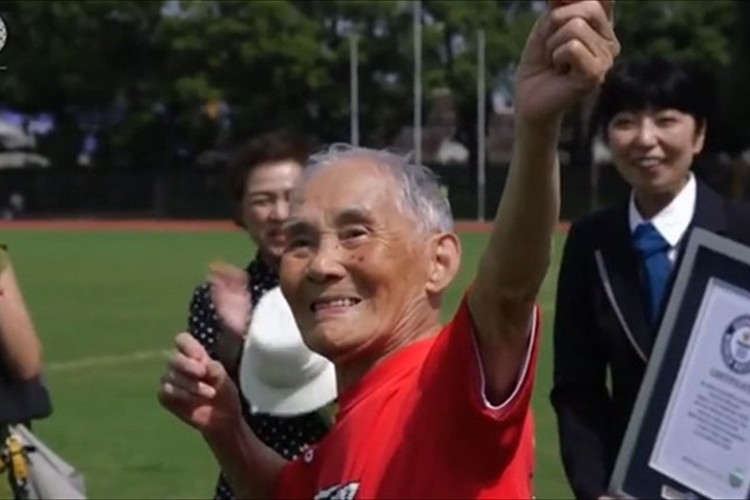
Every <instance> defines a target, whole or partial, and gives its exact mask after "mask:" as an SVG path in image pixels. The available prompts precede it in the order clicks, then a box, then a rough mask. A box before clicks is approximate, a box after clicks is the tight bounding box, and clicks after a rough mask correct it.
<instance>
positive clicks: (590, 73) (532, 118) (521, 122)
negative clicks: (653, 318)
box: [468, 0, 620, 403]
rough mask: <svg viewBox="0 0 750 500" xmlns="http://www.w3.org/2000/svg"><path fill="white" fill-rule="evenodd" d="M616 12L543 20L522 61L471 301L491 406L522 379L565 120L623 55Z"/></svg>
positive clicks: (592, 4) (596, 5)
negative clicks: (508, 155) (507, 148)
mask: <svg viewBox="0 0 750 500" xmlns="http://www.w3.org/2000/svg"><path fill="white" fill-rule="evenodd" d="M611 7H613V5H612V2H611V1H603V2H599V1H596V0H584V1H580V2H576V3H572V4H569V5H564V6H562V7H558V8H555V9H553V10H551V11H550V12H547V13H545V14H544V15H543V16H542V17H541V18H540V19H539V20H538V21H537V23H536V24H535V26H534V28H533V30H532V32H531V34H530V35H529V38H528V40H527V43H526V47H525V48H524V52H523V55H522V57H521V63H520V65H519V68H518V71H517V74H516V100H515V138H514V144H513V158H512V161H511V165H510V169H509V171H508V177H507V180H506V184H505V189H504V191H503V195H502V199H501V201H500V205H499V207H498V210H497V214H496V216H495V220H494V223H493V228H492V233H491V236H490V239H489V243H488V245H487V248H486V249H485V252H484V254H483V255H482V258H481V261H480V265H479V270H478V274H477V277H476V280H475V282H474V286H473V287H472V289H471V290H470V292H469V297H468V301H469V308H470V310H471V313H472V317H473V320H474V323H475V325H476V330H477V331H476V334H477V341H478V345H479V350H480V354H481V358H482V365H483V370H484V373H485V376H486V380H487V387H486V391H487V394H486V395H487V397H488V398H489V399H490V401H491V402H493V403H499V402H501V401H503V400H505V399H506V398H507V396H508V395H509V393H510V391H511V390H512V387H513V385H514V382H515V381H516V380H517V377H518V373H519V369H520V366H521V364H522V362H523V360H524V358H525V355H526V351H527V346H528V340H529V333H530V326H531V321H532V315H533V311H534V303H535V301H536V298H537V294H538V292H539V289H540V288H541V285H542V282H543V280H544V277H545V275H546V273H547V269H548V266H549V262H550V253H551V248H552V237H553V234H554V230H555V227H556V225H557V222H558V217H559V211H560V209H559V207H560V174H559V162H558V158H557V148H558V140H559V135H560V128H561V124H562V119H563V115H564V114H565V112H566V111H567V110H568V109H569V108H570V107H571V106H573V105H575V104H576V103H577V102H578V101H579V100H580V99H582V98H583V97H584V96H585V95H586V94H588V93H589V92H591V91H593V90H594V89H595V88H596V87H597V86H598V85H599V84H600V83H601V82H602V80H603V79H604V77H605V75H606V73H607V71H608V70H609V68H610V67H611V66H612V63H613V61H614V58H615V57H616V56H617V54H618V53H619V50H620V49H619V43H618V42H617V39H616V37H615V34H614V31H613V29H612V23H611ZM605 8H608V10H609V12H606V11H605Z"/></svg>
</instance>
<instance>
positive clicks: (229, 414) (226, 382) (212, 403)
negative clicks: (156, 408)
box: [158, 333, 242, 434]
mask: <svg viewBox="0 0 750 500" xmlns="http://www.w3.org/2000/svg"><path fill="white" fill-rule="evenodd" d="M175 347H176V348H177V350H176V352H175V353H174V354H173V355H172V357H171V358H170V359H169V362H168V363H167V371H166V373H165V374H164V376H163V377H162V378H161V384H160V387H159V393H158V399H159V402H160V403H161V405H162V406H164V407H165V408H166V409H167V410H169V411H170V412H171V413H173V414H174V415H176V416H177V417H178V418H179V419H180V420H182V421H183V422H186V423H187V424H189V425H191V426H192V427H194V428H196V429H198V430H199V431H201V432H202V433H204V434H210V433H212V432H215V431H220V430H221V429H226V428H227V426H232V425H237V424H238V422H240V421H241V420H242V414H241V407H240V400H239V393H238V391H237V388H236V387H235V385H234V383H233V382H232V381H231V380H230V379H229V377H228V375H227V373H226V371H225V369H224V367H223V366H222V365H221V363H219V362H218V361H214V360H212V359H211V358H210V357H209V356H208V353H206V350H205V349H204V348H203V346H202V345H201V344H200V342H198V341H197V340H196V339H195V338H194V337H193V336H192V335H190V334H189V333H180V334H179V335H177V337H176V339H175Z"/></svg>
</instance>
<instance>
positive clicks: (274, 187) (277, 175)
mask: <svg viewBox="0 0 750 500" xmlns="http://www.w3.org/2000/svg"><path fill="white" fill-rule="evenodd" d="M310 152H311V150H310V145H309V144H308V143H307V141H305V140H304V139H302V138H299V137H296V136H292V135H288V134H282V133H271V134H266V135H263V136H260V137H257V138H255V139H252V140H250V141H249V142H248V143H247V144H245V146H244V147H243V148H241V150H240V151H239V152H238V154H237V155H236V156H235V158H234V159H233V160H232V162H231V164H230V166H229V183H230V189H231V195H232V202H233V204H234V207H235V222H236V224H237V225H238V226H240V227H242V228H243V229H244V230H245V231H246V232H247V233H248V235H249V236H250V238H251V240H252V241H253V242H254V243H255V245H256V246H257V248H258V251H257V253H256V255H255V257H254V258H253V260H252V261H250V263H249V264H248V266H247V267H246V271H247V274H248V277H249V281H248V282H247V283H246V287H247V291H248V294H249V297H248V299H249V300H250V301H251V304H252V305H253V306H255V305H256V304H257V303H258V301H259V300H260V298H261V297H262V296H263V295H264V294H265V293H266V292H267V291H268V290H270V289H271V288H274V287H275V286H277V285H278V282H279V277H278V271H277V269H278V261H279V258H280V256H281V253H282V251H283V248H284V241H283V237H282V232H281V225H282V223H283V222H284V221H285V220H286V218H287V217H288V213H289V194H290V192H291V189H292V187H293V184H294V182H295V181H296V180H297V178H298V177H299V175H300V174H301V172H302V165H303V164H304V162H305V161H306V160H307V157H308V156H309V155H310ZM230 323H231V321H228V318H225V319H224V320H222V319H220V318H219V315H218V314H217V311H216V307H215V304H214V301H213V300H212V295H211V284H210V283H208V282H205V283H202V284H201V285H199V286H198V287H196V289H195V291H194V292H193V296H192V300H191V302H190V315H189V318H188V324H189V331H190V332H191V334H192V335H193V336H195V337H196V338H197V339H198V340H199V341H200V342H201V344H203V346H204V347H205V348H206V350H207V351H208V353H209V355H211V357H212V358H214V359H217V360H219V361H221V363H222V364H223V365H224V366H225V367H226V369H227V373H229V374H230V376H232V378H233V379H234V380H235V382H237V370H238V366H239V357H240V354H241V347H242V342H241V337H239V336H238V335H237V334H235V333H230V331H229V330H231V328H229V324H230ZM241 399H242V404H243V413H244V416H245V419H246V420H247V422H248V424H249V426H250V428H251V429H252V430H253V432H255V434H256V435H257V436H258V438H260V439H261V440H262V441H263V442H264V443H265V444H266V445H268V446H270V447H271V448H273V449H274V450H275V451H276V452H278V453H279V454H281V455H282V456H284V457H285V458H287V459H292V458H294V457H295V456H297V454H299V453H300V451H301V450H303V449H304V447H305V446H306V445H308V444H311V443H314V442H317V441H318V440H320V439H321V438H322V437H323V436H324V435H325V433H326V431H327V430H328V421H329V419H328V417H327V416H326V415H324V414H322V413H319V412H314V413H309V414H305V415H298V416H295V417H276V416H272V415H264V414H260V413H251V412H250V408H249V405H248V404H247V402H246V401H245V400H244V398H241ZM214 498H215V499H217V500H229V499H233V498H234V494H233V493H232V491H231V489H230V487H229V484H228V483H227V482H226V480H225V479H224V477H223V476H221V475H220V476H219V481H218V484H217V487H216V492H215V495H214Z"/></svg>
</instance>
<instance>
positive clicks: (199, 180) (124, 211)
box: [0, 165, 627, 220]
mask: <svg viewBox="0 0 750 500" xmlns="http://www.w3.org/2000/svg"><path fill="white" fill-rule="evenodd" d="M433 169H434V170H435V171H436V173H437V174H438V175H439V176H440V178H441V181H442V183H443V185H444V186H445V188H446V190H447V192H448V196H449V199H450V201H451V205H452V207H453V212H454V215H455V217H456V219H462V220H473V219H476V218H477V212H478V202H477V199H478V196H477V181H476V171H475V169H473V168H471V167H468V166H466V165H461V166H434V167H433ZM506 172H507V166H506V165H489V166H488V168H487V182H486V186H487V189H486V196H485V214H487V217H488V218H491V217H492V216H493V214H494V213H495V208H496V207H497V203H498V201H499V199H500V195H501V193H502V190H503V185H504V183H505V176H506ZM562 186H563V207H562V212H563V213H562V217H563V218H564V219H573V218H577V217H579V216H581V215H583V214H585V213H586V212H588V211H589V210H590V209H591V208H592V200H593V199H595V197H594V196H593V194H594V193H593V192H592V188H591V180H590V175H589V173H588V172H587V171H586V170H585V169H580V168H579V169H574V168H567V167H563V169H562ZM13 194H20V195H21V196H22V197H23V200H24V210H23V213H22V215H21V216H22V217H24V218H66V217H93V218H126V217H127V218H161V219H223V218H227V217H228V215H229V213H230V204H229V199H228V190H227V184H226V180H225V176H224V172H222V171H216V170H213V171H201V170H191V171H114V170H86V169H20V170H5V171H0V208H3V207H4V206H5V205H6V204H7V200H9V198H10V197H11V196H12V195H13ZM626 195H627V189H626V186H625V185H624V183H623V182H622V181H620V180H619V178H618V177H617V176H616V175H615V174H614V173H613V171H612V169H610V168H605V169H604V170H603V175H602V176H601V179H600V185H599V189H598V193H597V196H596V198H598V200H599V202H600V203H603V204H604V203H611V202H614V201H616V200H620V199H625V196H626ZM528 203H529V204H531V203H534V200H528Z"/></svg>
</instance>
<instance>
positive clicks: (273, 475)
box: [204, 421, 287, 499]
mask: <svg viewBox="0 0 750 500" xmlns="http://www.w3.org/2000/svg"><path fill="white" fill-rule="evenodd" d="M204 439H205V440H206V442H207V443H208V445H209V447H210V448H211V451H213V454H214V456H215V457H216V460H217V461H218V462H219V466H220V467H221V470H222V472H223V474H224V476H225V477H226V478H227V480H228V481H229V484H230V485H231V487H232V490H233V491H234V494H235V496H236V497H237V498H243V499H244V498H259V499H270V498H273V493H274V490H275V488H276V482H277V480H278V478H279V476H280V475H281V470H282V469H283V468H284V466H285V465H286V464H287V461H286V460H284V458H282V457H281V456H280V455H278V454H277V453H276V452H274V451H273V450H272V449H271V448H269V447H267V446H266V445H265V444H263V443H262V442H261V441H260V440H259V439H258V438H257V437H256V436H255V434H253V432H252V431H251V430H250V428H249V427H248V425H247V423H245V422H244V421H242V422H241V423H240V424H239V425H238V426H233V427H232V428H223V429H220V430H218V431H216V432H214V433H211V434H206V435H204Z"/></svg>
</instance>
